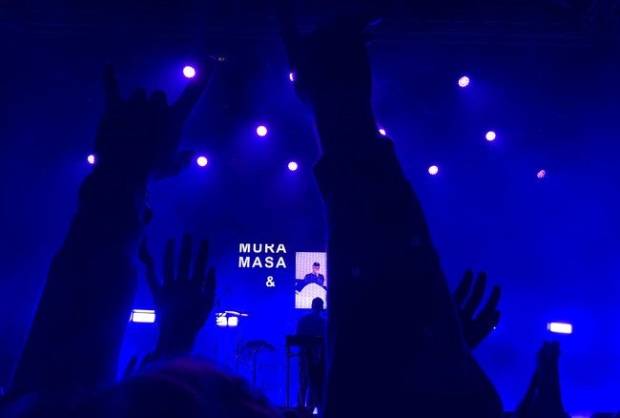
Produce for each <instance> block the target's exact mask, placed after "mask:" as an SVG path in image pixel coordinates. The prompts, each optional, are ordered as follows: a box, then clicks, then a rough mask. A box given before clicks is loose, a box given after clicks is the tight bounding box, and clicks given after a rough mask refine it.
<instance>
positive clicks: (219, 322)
mask: <svg viewBox="0 0 620 418" xmlns="http://www.w3.org/2000/svg"><path fill="white" fill-rule="evenodd" d="M215 325H216V326H218V327H227V326H228V318H226V316H224V315H221V316H216V317H215Z"/></svg>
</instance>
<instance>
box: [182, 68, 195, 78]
mask: <svg viewBox="0 0 620 418" xmlns="http://www.w3.org/2000/svg"><path fill="white" fill-rule="evenodd" d="M183 76H185V78H194V77H196V69H195V68H194V67H192V66H191V65H186V66H185V67H183Z"/></svg>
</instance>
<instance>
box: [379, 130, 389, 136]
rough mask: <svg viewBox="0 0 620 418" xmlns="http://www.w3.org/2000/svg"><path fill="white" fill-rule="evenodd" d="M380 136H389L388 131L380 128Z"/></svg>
mask: <svg viewBox="0 0 620 418" xmlns="http://www.w3.org/2000/svg"><path fill="white" fill-rule="evenodd" d="M379 135H381V136H387V132H386V130H385V129H383V128H379Z"/></svg>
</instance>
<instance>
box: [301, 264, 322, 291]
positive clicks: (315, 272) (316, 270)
mask: <svg viewBox="0 0 620 418" xmlns="http://www.w3.org/2000/svg"><path fill="white" fill-rule="evenodd" d="M320 272H321V263H319V262H318V261H315V262H314V263H312V273H308V274H306V275H305V276H304V279H303V280H299V281H298V283H297V291H301V290H302V289H303V288H304V287H306V286H307V285H309V284H310V283H316V284H318V285H319V286H321V287H322V288H323V289H325V276H323V275H322V274H321V273H320Z"/></svg>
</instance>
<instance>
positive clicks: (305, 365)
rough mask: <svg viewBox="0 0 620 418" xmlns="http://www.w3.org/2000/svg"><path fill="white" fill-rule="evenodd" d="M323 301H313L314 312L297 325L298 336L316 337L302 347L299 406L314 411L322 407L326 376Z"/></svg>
mask: <svg viewBox="0 0 620 418" xmlns="http://www.w3.org/2000/svg"><path fill="white" fill-rule="evenodd" d="M323 307H324V303H323V299H321V298H314V299H313V300H312V312H310V313H309V314H307V315H304V316H303V317H301V318H300V319H299V322H298V323H297V335H300V336H305V337H316V339H311V340H309V341H308V343H307V344H303V345H302V346H301V350H300V355H299V398H298V406H299V407H300V408H307V409H308V410H310V411H313V410H314V408H319V407H320V406H321V400H322V399H321V395H322V394H323V379H324V376H325V342H324V338H325V327H326V325H325V318H323V314H322V312H323Z"/></svg>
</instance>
